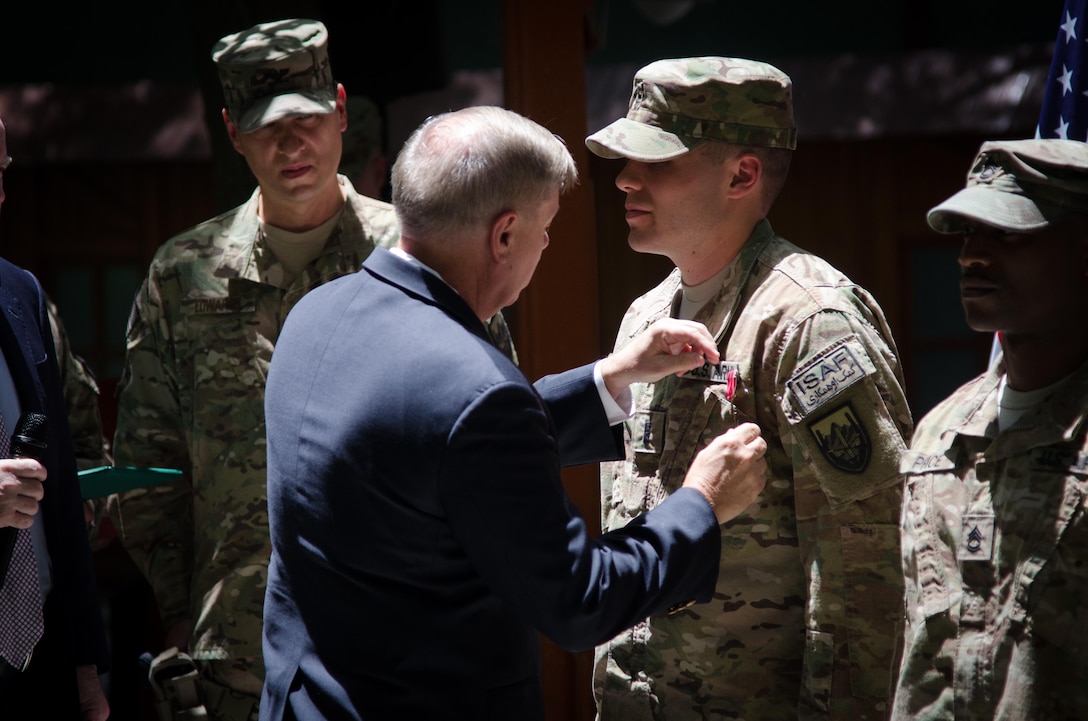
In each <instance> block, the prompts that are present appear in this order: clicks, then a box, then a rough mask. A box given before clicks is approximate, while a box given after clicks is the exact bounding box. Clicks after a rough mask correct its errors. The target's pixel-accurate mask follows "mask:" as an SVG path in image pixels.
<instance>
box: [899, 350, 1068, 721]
mask: <svg viewBox="0 0 1088 721" xmlns="http://www.w3.org/2000/svg"><path fill="white" fill-rule="evenodd" d="M1003 374H1004V364H1003V363H1002V362H999V363H998V365H997V367H996V368H992V369H991V370H989V371H988V372H987V373H985V374H983V375H982V376H980V377H978V378H976V379H975V380H973V381H971V382H970V383H968V384H966V385H964V386H963V387H961V388H960V389H958V390H957V391H956V392H955V393H953V394H952V395H951V396H950V397H949V398H947V399H946V400H945V401H943V402H942V403H940V404H939V405H938V406H937V407H936V408H934V409H933V410H932V411H930V412H929V413H928V414H926V416H925V418H923V419H922V421H921V422H920V423H919V424H918V431H917V433H916V434H915V437H914V440H913V442H912V444H911V448H910V451H909V452H908V453H907V454H905V455H904V457H903V462H902V470H903V473H904V474H905V479H906V486H905V490H904V501H903V521H902V526H903V529H902V530H903V565H904V569H905V575H906V630H905V633H904V654H903V664H902V667H901V669H900V671H899V676H898V683H897V688H896V693H895V704H894V709H893V712H892V719H894V720H895V721H906V720H907V719H911V720H915V719H916V720H918V721H931V720H934V721H935V720H937V719H941V720H945V719H947V720H949V721H951V720H952V719H972V720H973V719H987V721H989V720H991V719H997V720H1000V721H1029V720H1030V721H1033V720H1040V721H1041V720H1042V719H1046V721H1072V720H1073V719H1085V718H1088V684H1085V669H1088V575H1086V574H1085V567H1086V566H1085V564H1086V559H1088V518H1086V516H1085V506H1086V504H1088V365H1084V366H1082V367H1081V368H1080V369H1079V370H1078V371H1076V373H1074V375H1073V376H1072V377H1071V378H1070V379H1069V380H1068V381H1067V382H1066V383H1064V384H1063V385H1062V387H1061V388H1060V389H1059V390H1057V391H1056V392H1055V393H1054V395H1052V396H1051V397H1050V398H1048V399H1047V400H1046V401H1044V402H1043V403H1042V404H1041V405H1040V406H1038V407H1037V408H1035V409H1034V410H1031V411H1028V413H1027V414H1025V415H1024V416H1023V417H1021V418H1020V420H1019V421H1018V422H1017V423H1016V424H1015V425H1014V426H1013V427H1011V428H1008V429H1006V430H1005V431H1004V432H1001V433H998V431H997V423H996V418H997V390H998V384H999V382H1000V379H1001V376H1002V375H1003Z"/></svg>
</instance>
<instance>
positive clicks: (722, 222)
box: [586, 58, 912, 721]
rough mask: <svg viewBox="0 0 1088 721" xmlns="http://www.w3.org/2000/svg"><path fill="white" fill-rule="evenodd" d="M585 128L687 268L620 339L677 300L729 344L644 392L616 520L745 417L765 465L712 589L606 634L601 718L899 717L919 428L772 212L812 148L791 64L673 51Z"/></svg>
mask: <svg viewBox="0 0 1088 721" xmlns="http://www.w3.org/2000/svg"><path fill="white" fill-rule="evenodd" d="M586 144H587V146H588V147H589V149H590V150H591V151H592V152H594V153H596V154H597V155H600V156H602V157H605V158H626V159H627V163H626V165H625V166H624V168H623V169H622V170H621V171H620V173H619V175H618V177H617V180H616V184H617V185H618V186H619V188H620V190H622V191H624V192H625V193H626V194H627V200H626V217H627V223H628V226H629V229H630V235H629V243H630V245H631V247H632V248H633V249H634V250H636V251H638V252H643V253H654V254H657V255H664V256H667V257H668V258H670V259H671V260H672V261H673V262H674V263H675V265H676V266H677V267H676V269H675V270H674V271H673V273H672V274H671V275H669V276H668V277H667V278H666V279H665V281H664V282H662V283H661V284H660V285H659V286H658V287H657V288H655V289H653V290H651V291H650V292H649V293H647V294H646V295H644V296H642V297H641V298H639V299H637V300H636V301H635V302H634V303H633V304H632V305H631V307H630V308H629V309H628V311H627V314H626V316H625V317H624V319H623V321H622V325H621V327H620V330H619V335H618V337H617V340H616V347H617V349H618V348H622V347H624V346H625V345H627V344H628V343H630V342H632V339H635V338H637V337H638V336H639V334H640V333H641V332H642V331H643V330H644V329H645V328H646V327H647V326H648V325H649V324H650V323H652V322H653V321H654V320H656V319H658V318H662V317H665V316H670V315H671V316H674V317H679V318H684V319H691V320H695V321H701V322H703V323H704V324H705V325H706V326H707V328H709V329H710V331H711V333H712V334H713V335H714V336H715V340H716V341H717V343H718V348H719V350H720V352H721V358H722V363H721V364H720V365H718V366H713V367H706V368H704V370H703V372H701V373H698V374H688V377H685V378H676V377H668V378H665V379H662V380H661V381H659V382H657V383H655V384H642V385H638V386H636V387H635V388H633V392H634V396H635V409H636V412H635V414H634V416H633V417H632V419H631V421H629V422H628V423H629V427H628V432H627V433H626V441H627V457H626V460H625V461H620V462H615V463H610V464H605V465H604V466H603V467H602V476H601V491H602V513H603V526H604V528H605V529H606V530H607V529H612V528H618V527H620V526H623V525H624V524H626V523H627V522H628V521H630V520H631V518H633V517H635V516H638V515H640V514H642V513H645V512H646V511H648V510H649V509H651V508H653V507H655V506H657V505H658V504H659V503H660V502H661V501H662V499H664V498H665V497H666V496H668V495H669V494H670V493H672V492H673V491H674V490H675V489H676V488H677V487H678V486H679V482H680V479H682V478H683V476H684V473H685V472H686V470H687V468H688V466H689V465H690V463H691V461H692V458H693V457H694V455H695V453H696V452H697V451H698V449H699V448H701V447H703V446H704V445H706V443H707V442H709V440H710V439H712V438H714V437H716V436H719V435H721V434H722V433H724V432H725V431H726V429H728V428H729V427H731V426H733V425H735V424H736V423H738V422H739V421H742V420H754V421H755V422H756V423H757V424H758V425H759V427H760V429H761V430H762V432H763V434H764V437H765V438H766V440H767V445H768V450H767V455H766V458H767V462H768V467H769V473H770V478H769V480H768V482H767V487H766V489H765V490H764V492H763V495H762V496H761V497H760V500H759V502H758V503H756V504H753V505H752V506H751V507H750V508H749V509H748V510H747V511H746V512H745V513H743V514H741V516H739V517H737V518H736V519H734V520H732V521H730V522H729V523H726V524H725V525H723V526H722V552H721V570H720V573H719V576H718V579H719V580H718V587H717V592H716V594H715V598H714V600H713V601H711V602H709V603H706V604H699V605H695V606H692V607H690V608H688V609H687V610H686V611H685V612H683V613H679V614H675V615H670V616H666V617H657V618H651V619H649V620H647V621H646V622H645V623H643V624H640V625H638V626H635V627H634V628H633V629H632V630H630V631H628V632H625V633H622V634H620V635H619V636H617V637H616V638H615V639H614V640H612V641H611V642H610V643H608V644H606V645H603V646H601V647H599V648H598V650H597V658H596V664H595V669H594V692H595V696H596V699H597V704H598V710H599V714H600V718H601V719H603V720H604V721H621V720H622V721H642V720H649V719H668V720H669V721H680V720H687V719H706V718H744V719H749V721H752V720H754V719H785V718H794V719H815V718H820V719H840V720H842V721H847V720H849V721H858V720H859V719H880V718H883V717H884V715H885V714H887V709H888V689H889V687H890V680H891V674H892V671H893V668H894V663H895V648H896V635H897V633H898V631H899V626H900V620H899V616H900V610H901V607H902V589H903V583H902V576H901V572H900V566H899V560H898V559H899V544H898V526H897V524H898V519H899V510H900V499H901V492H900V475H899V456H900V453H901V452H902V451H903V450H904V449H905V441H906V439H907V438H908V437H909V436H910V433H911V428H912V422H911V416H910V412H909V410H908V408H907V402H906V398H905V395H904V392H903V385H904V384H903V375H902V369H901V368H900V365H899V359H898V354H897V351H896V347H895V342H894V340H893V338H892V334H891V331H890V329H889V328H888V324H887V321H886V320H885V318H884V313H883V312H882V310H881V309H880V307H879V306H878V305H877V303H876V301H875V300H874V299H873V298H872V297H871V296H870V295H869V293H867V292H866V291H865V290H864V289H862V288H860V287H858V286H857V285H856V284H855V283H853V282H851V281H850V279H849V278H846V277H845V276H843V274H842V273H841V272H839V271H838V270H836V269H835V268H833V267H832V266H831V265H830V264H829V263H827V262H826V261H825V260H823V259H821V258H819V257H816V256H815V255H812V254H811V253H807V252H805V251H803V250H801V249H800V248H798V247H796V246H794V245H792V244H791V243H789V242H787V241H786V240H785V239H783V238H781V237H779V236H777V235H775V233H774V231H773V230H772V228H771V225H770V223H769V222H768V221H767V214H768V212H769V211H770V208H771V206H772V204H773V203H774V201H775V199H776V198H777V196H778V193H779V190H780V189H781V188H782V186H783V184H784V183H785V180H786V175H787V171H788V168H789V164H790V159H791V156H792V152H793V148H795V147H796V129H795V127H794V122H793V107H792V98H791V81H790V79H789V77H788V76H787V75H785V74H784V73H782V72H781V71H780V70H779V69H777V68H775V67H772V66H770V65H767V64H765V63H760V62H755V61H750V60H743V59H733V58H684V59H675V60H663V61H658V62H655V63H652V64H650V65H648V66H646V67H644V68H642V69H641V70H639V71H638V73H637V74H636V75H635V80H634V89H633V94H632V98H631V104H630V110H629V112H628V114H627V117H625V118H622V119H620V120H617V121H616V122H614V123H612V124H611V125H609V126H608V127H606V128H604V129H603V130H601V131H599V132H597V133H595V134H593V135H591V136H590V137H589V138H587V140H586Z"/></svg>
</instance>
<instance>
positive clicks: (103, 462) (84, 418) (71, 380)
mask: <svg viewBox="0 0 1088 721" xmlns="http://www.w3.org/2000/svg"><path fill="white" fill-rule="evenodd" d="M45 307H46V311H47V312H48V313H49V328H50V330H51V331H52V332H53V345H54V346H56V349H57V363H58V364H59V365H60V382H61V385H62V386H63V387H64V402H65V403H67V404H68V427H69V429H70V430H71V432H72V447H73V448H74V449H75V452H76V469H77V470H80V471H82V470H85V469H87V468H94V467H96V466H107V465H109V464H110V463H112V460H111V458H110V452H109V445H108V443H107V441H106V437H105V435H104V433H103V431H102V412H101V410H100V409H99V406H98V382H97V381H96V380H95V377H94V373H93V372H91V369H90V368H89V367H87V364H86V362H84V360H83V359H82V358H80V357H79V356H78V355H76V354H75V353H74V352H72V345H71V343H70V342H69V340H68V331H67V330H66V329H65V327H64V323H63V322H62V321H61V319H60V314H59V313H58V311H57V306H56V304H55V303H54V302H53V301H52V300H50V299H49V298H46V300H45Z"/></svg>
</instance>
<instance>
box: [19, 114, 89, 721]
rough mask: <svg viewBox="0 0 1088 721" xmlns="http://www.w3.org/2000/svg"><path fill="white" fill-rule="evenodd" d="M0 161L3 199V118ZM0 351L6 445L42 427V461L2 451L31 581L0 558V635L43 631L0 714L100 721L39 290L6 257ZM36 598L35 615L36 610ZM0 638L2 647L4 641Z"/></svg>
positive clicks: (56, 374) (84, 567)
mask: <svg viewBox="0 0 1088 721" xmlns="http://www.w3.org/2000/svg"><path fill="white" fill-rule="evenodd" d="M0 160H2V161H3V166H2V167H0V204H2V203H3V200H4V190H3V170H5V169H6V168H7V165H8V164H9V163H10V157H9V156H8V153H7V131H6V129H5V128H4V124H3V121H0ZM0 355H2V361H3V362H2V363H0V415H2V417H3V422H4V429H5V430H4V435H5V438H4V439H3V444H2V445H3V447H4V448H5V449H6V447H7V440H8V438H9V437H10V435H11V433H12V431H13V430H14V429H15V427H16V425H17V423H18V421H19V416H20V414H21V413H23V412H35V413H42V414H44V415H45V417H46V419H47V429H48V437H47V446H46V447H45V449H44V451H42V452H41V454H40V456H41V458H40V461H39V460H36V459H34V458H30V457H25V458H8V457H7V456H9V455H11V454H10V452H6V453H3V454H0V455H2V456H3V458H2V459H0V537H3V536H9V537H10V538H12V539H14V538H16V536H17V535H18V534H20V533H23V534H25V535H26V536H27V537H28V540H29V550H28V551H27V554H28V555H27V559H28V561H27V563H28V567H29V568H30V570H29V577H30V578H32V579H33V580H32V581H29V582H28V583H30V585H31V589H32V590H31V591H30V592H31V593H33V585H35V583H36V585H37V586H38V588H37V589H36V590H37V591H38V594H37V595H36V596H34V597H33V598H30V597H26V596H22V595H16V594H14V593H13V587H14V585H15V578H16V576H17V575H18V570H17V569H18V566H19V564H18V563H17V562H16V559H17V558H18V553H17V552H13V554H12V555H11V556H10V558H11V561H10V562H9V558H8V557H5V558H3V559H0V565H3V566H6V572H5V574H4V577H3V587H0V639H3V636H4V633H5V631H8V630H22V629H25V628H26V627H27V626H38V624H39V622H40V623H41V625H40V626H39V627H41V628H42V634H41V636H40V639H39V640H37V641H36V642H34V641H33V640H30V641H29V642H28V645H32V646H33V650H32V652H31V653H30V655H29V660H27V658H26V656H25V655H24V656H23V660H22V661H19V660H15V659H5V658H2V657H0V717H2V718H4V719H12V720H13V721H15V720H17V719H18V720H21V719H57V720H58V721H66V720H68V719H83V721H104V720H105V719H106V718H107V717H108V716H109V704H108V703H107V701H106V696H105V694H104V693H103V691H102V685H101V683H100V682H99V678H98V671H99V670H100V669H104V668H105V666H106V664H107V662H108V661H107V660H108V658H109V656H108V652H107V649H106V636H105V631H104V628H103V624H102V614H101V610H100V608H99V598H98V589H97V586H96V583H95V578H94V568H93V566H92V564H91V553H90V546H89V543H88V540H87V527H86V522H85V520H84V515H83V502H82V500H81V498H80V492H79V479H78V476H77V475H76V464H75V454H74V452H73V450H72V441H71V437H70V434H69V431H68V420H67V415H68V414H67V408H66V406H65V403H64V395H63V391H62V389H61V384H60V371H59V367H58V365H57V358H56V351H55V350H54V348H53V340H52V335H51V333H50V327H49V317H48V313H47V310H46V303H45V295H44V293H43V292H42V289H41V286H40V285H39V284H38V281H37V279H35V278H34V276H33V275H31V274H30V273H29V272H27V271H25V270H22V269H21V268H18V267H16V266H14V265H12V264H11V263H9V262H7V261H6V260H3V259H0ZM24 529H25V530H24ZM28 531H29V533H28ZM13 544H14V545H15V546H18V545H19V542H17V541H14V540H13ZM4 545H5V547H6V544H4ZM39 602H40V603H41V604H42V605H41V608H42V613H41V614H40V615H39V614H36V613H35V612H34V611H33V609H36V608H37V604H38V603H39ZM24 614H28V615H24ZM28 619H32V620H28ZM7 643H8V641H7V640H6V639H3V640H0V647H3V648H5V649H6V648H8V646H7Z"/></svg>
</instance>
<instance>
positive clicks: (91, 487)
mask: <svg viewBox="0 0 1088 721" xmlns="http://www.w3.org/2000/svg"><path fill="white" fill-rule="evenodd" d="M181 474H182V473H181V471H179V470H177V469H176V468H137V467H135V466H98V467H97V468H88V469H86V470H83V471H80V472H79V490H80V493H81V494H82V495H83V500H85V501H86V500H88V499H91V498H101V497H102V496H108V495H110V494H111V493H121V492H123V491H130V490H132V489H133V488H146V487H147V486H157V485H159V484H160V483H169V482H170V481H173V480H176V479H177V478H178V477H180V476H181Z"/></svg>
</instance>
